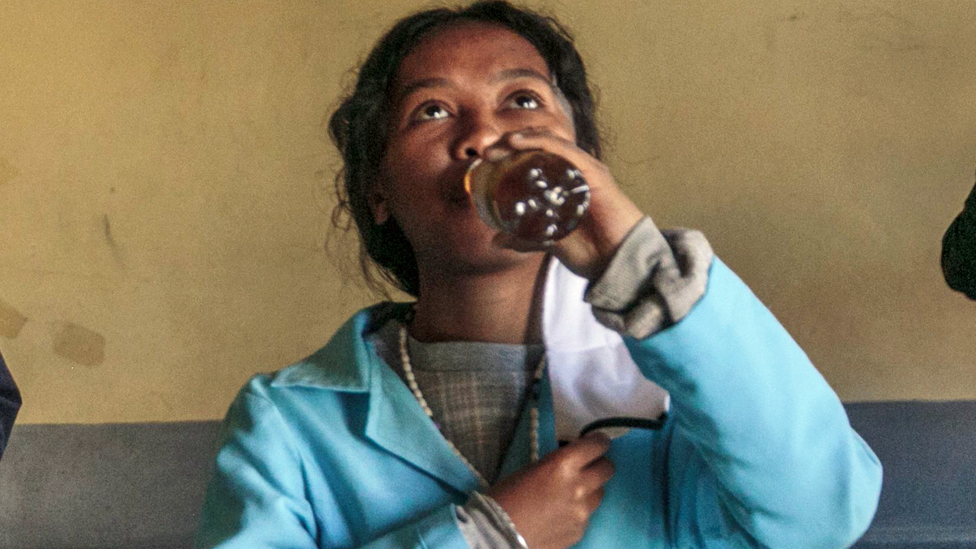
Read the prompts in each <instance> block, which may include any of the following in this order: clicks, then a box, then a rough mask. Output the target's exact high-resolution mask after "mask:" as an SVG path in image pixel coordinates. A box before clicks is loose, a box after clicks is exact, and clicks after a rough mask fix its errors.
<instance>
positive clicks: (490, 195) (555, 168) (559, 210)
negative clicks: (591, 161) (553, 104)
mask: <svg viewBox="0 0 976 549" xmlns="http://www.w3.org/2000/svg"><path fill="white" fill-rule="evenodd" d="M465 187H466V188H467V190H468V192H469V193H470V195H471V199H472V201H473V202H474V205H475V207H476V209H477V210H478V213H479V215H481V217H482V219H484V221H485V222H486V223H487V224H488V225H490V226H491V227H493V228H494V229H496V230H499V231H504V232H507V233H510V234H513V235H515V236H516V237H518V238H520V239H522V240H526V241H530V242H538V243H549V242H555V241H557V240H559V239H561V238H563V237H565V236H566V235H568V234H569V233H570V232H572V231H573V229H575V228H576V227H577V225H579V222H580V220H581V219H582V218H583V216H584V215H586V210H587V209H588V208H589V205H590V189H589V187H588V186H587V184H586V180H585V179H583V174H582V173H581V172H580V171H579V170H578V169H577V168H576V166H574V165H572V164H571V163H570V162H569V161H568V160H566V159H564V158H562V157H561V156H557V155H554V154H552V153H547V152H543V151H521V152H517V153H513V154H511V155H509V156H506V157H504V158H502V159H500V160H497V161H493V162H488V161H481V162H476V163H475V164H473V165H472V166H471V168H470V169H469V170H468V173H467V174H466V175H465Z"/></svg>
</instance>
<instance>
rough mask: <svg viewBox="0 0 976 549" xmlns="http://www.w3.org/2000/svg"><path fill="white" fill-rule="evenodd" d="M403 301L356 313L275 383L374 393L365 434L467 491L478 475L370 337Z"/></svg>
mask: <svg viewBox="0 0 976 549" xmlns="http://www.w3.org/2000/svg"><path fill="white" fill-rule="evenodd" d="M398 307H402V305H391V304H389V303H387V304H380V305H377V306H374V307H370V308H368V309H363V310H362V311H360V312H358V313H356V314H355V315H354V316H353V317H352V318H351V319H349V321H347V322H346V323H345V324H344V325H343V326H342V327H341V328H339V330H338V331H336V333H335V335H334V336H332V339H331V340H329V342H328V343H327V344H326V345H325V347H323V348H322V349H320V350H318V351H316V352H315V353H314V354H312V355H311V356H309V357H308V358H306V359H304V360H302V361H301V362H298V363H296V364H294V365H292V366H289V367H288V368H285V369H284V370H282V371H281V372H279V373H278V374H277V376H276V377H275V380H274V381H273V382H272V383H271V384H272V385H273V386H277V387H286V386H298V387H311V388H317V389H326V390H332V391H340V392H347V393H368V394H369V408H368V410H369V411H368V412H367V417H366V427H365V435H366V436H367V437H368V438H370V439H371V440H372V441H373V442H375V443H376V444H378V445H379V446H381V447H382V448H384V449H385V450H387V451H388V452H390V453H392V454H394V455H396V456H398V457H399V458H400V459H403V460H405V461H407V462H409V463H411V464H412V465H414V466H415V467H417V468H419V469H421V470H423V471H425V472H426V473H427V474H429V475H431V476H434V477H436V478H438V479H439V480H441V481H443V482H445V483H446V484H448V485H450V486H452V487H454V488H455V489H456V490H458V491H459V492H462V493H467V492H470V491H471V490H474V489H476V488H477V487H478V480H477V479H476V478H475V476H474V474H472V473H471V471H470V470H469V469H468V468H467V466H466V465H465V464H464V463H463V462H462V461H461V460H460V459H458V457H457V456H455V455H454V452H453V450H451V448H450V446H449V445H448V443H447V441H446V440H445V439H444V437H443V436H442V435H441V433H440V431H438V430H437V427H436V426H435V425H434V423H433V422H432V421H431V420H430V418H428V417H427V415H426V414H425V413H424V411H423V409H422V408H421V407H420V404H419V403H418V402H417V399H416V398H414V396H413V394H412V393H411V392H410V390H409V389H408V388H407V387H406V385H404V384H403V382H402V381H401V380H400V378H399V377H397V375H396V373H395V372H393V371H392V370H390V369H389V368H388V367H387V366H386V365H385V364H384V363H383V362H382V360H381V359H380V358H379V357H378V356H376V353H375V352H374V351H373V350H372V348H371V347H370V346H369V345H368V344H367V343H366V335H367V334H368V332H369V331H370V330H371V329H372V327H373V326H377V325H380V324H381V323H382V322H384V321H385V318H387V316H386V315H388V314H391V313H393V314H395V313H396V311H397V310H398V309H397V308H398Z"/></svg>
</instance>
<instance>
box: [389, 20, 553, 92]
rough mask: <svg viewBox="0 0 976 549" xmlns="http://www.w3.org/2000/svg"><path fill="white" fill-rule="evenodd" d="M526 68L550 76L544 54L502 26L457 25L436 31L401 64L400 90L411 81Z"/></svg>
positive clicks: (476, 23) (482, 74) (477, 23)
mask: <svg viewBox="0 0 976 549" xmlns="http://www.w3.org/2000/svg"><path fill="white" fill-rule="evenodd" d="M511 68H527V69H533V70H535V71H536V72H538V73H540V74H543V75H546V76H549V67H548V66H547V65H546V62H545V60H544V59H543V58H542V55H540V54H539V52H538V50H536V49H535V46H533V45H532V44H531V43H530V42H529V41H528V40H526V39H525V38H523V37H521V36H519V35H518V34H516V33H514V32H512V31H510V30H508V29H506V28H504V27H501V26H499V25H492V24H487V23H480V22H462V23H454V24H451V25H449V26H447V27H444V28H442V29H437V30H435V31H433V32H432V33H431V34H430V35H428V36H426V37H424V38H423V39H421V41H420V42H419V43H418V44H417V45H416V46H415V47H414V48H413V49H412V50H411V51H410V53H409V54H407V56H406V57H405V58H404V59H403V61H402V62H401V63H400V68H399V71H398V72H397V87H401V86H403V85H405V84H408V83H409V82H410V81H411V80H417V79H424V78H448V79H450V78H451V77H452V76H457V75H458V74H470V75H481V76H484V77H486V78H487V77H490V76H491V75H492V74H494V73H496V72H498V71H501V70H505V69H511Z"/></svg>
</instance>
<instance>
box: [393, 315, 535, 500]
mask: <svg viewBox="0 0 976 549" xmlns="http://www.w3.org/2000/svg"><path fill="white" fill-rule="evenodd" d="M407 347H408V346H407V325H406V324H400V363H401V365H402V367H403V377H405V378H406V381H407V386H408V387H410V391H411V392H412V393H413V396H414V397H416V399H417V402H418V403H420V407H421V408H422V409H423V410H424V413H425V414H427V417H429V418H430V419H431V421H434V412H433V411H431V409H430V406H428V405H427V399H425V398H424V394H423V392H421V391H420V386H418V385H417V378H416V377H415V376H414V373H413V367H412V366H411V364H410V352H409V350H408V348H407ZM545 371H546V357H545V354H543V356H542V360H540V361H539V365H538V366H536V369H535V374H534V375H533V379H532V385H531V387H530V388H529V391H530V392H529V395H530V397H529V398H530V399H531V408H529V418H530V419H531V421H532V431H531V435H530V436H531V441H532V449H531V453H530V460H531V462H533V463H534V462H536V461H539V380H541V379H542V374H543V373H544V372H545ZM434 425H436V426H437V428H438V430H440V425H438V423H437V422H436V421H434ZM442 434H443V432H442ZM444 440H445V441H447V445H448V446H449V447H450V448H451V451H453V452H454V455H456V456H457V457H458V459H460V460H461V462H462V463H464V464H465V465H466V466H467V467H468V469H470V470H471V472H472V473H474V476H475V478H477V479H478V483H479V484H480V485H481V487H482V488H488V487H489V484H488V481H487V480H486V479H485V477H484V476H483V475H482V474H481V473H480V472H479V471H478V470H477V469H476V468H475V467H474V465H472V464H471V462H470V461H468V458H466V457H464V455H463V454H461V451H460V450H458V449H457V446H455V445H454V443H453V442H451V441H450V440H448V439H447V437H444Z"/></svg>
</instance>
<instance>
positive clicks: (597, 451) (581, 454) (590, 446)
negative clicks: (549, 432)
mask: <svg viewBox="0 0 976 549" xmlns="http://www.w3.org/2000/svg"><path fill="white" fill-rule="evenodd" d="M609 449H610V438H609V437H607V435H605V434H603V433H593V434H590V435H587V436H585V437H583V438H581V439H579V440H577V441H575V442H572V443H570V444H569V445H567V446H564V447H563V448H562V449H561V450H560V451H562V452H565V458H564V459H565V460H566V461H567V463H568V465H569V466H571V467H572V468H573V469H575V470H578V471H582V470H583V469H585V468H586V467H587V466H589V465H590V464H592V463H593V462H594V461H596V460H598V459H599V458H600V457H602V456H603V454H605V453H607V450H609Z"/></svg>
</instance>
